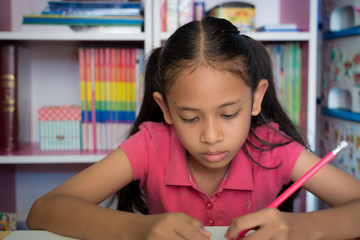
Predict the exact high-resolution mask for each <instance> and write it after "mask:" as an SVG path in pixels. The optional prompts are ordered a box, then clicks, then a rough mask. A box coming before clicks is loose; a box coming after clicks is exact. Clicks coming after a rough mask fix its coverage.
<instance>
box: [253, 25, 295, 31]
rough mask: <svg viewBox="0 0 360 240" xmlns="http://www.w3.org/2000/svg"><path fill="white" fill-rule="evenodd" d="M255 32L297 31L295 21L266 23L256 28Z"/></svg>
mask: <svg viewBox="0 0 360 240" xmlns="http://www.w3.org/2000/svg"><path fill="white" fill-rule="evenodd" d="M256 31H257V32H297V31H299V28H298V26H297V24H296V23H279V24H267V25H264V26H261V27H258V28H257V29H256Z"/></svg>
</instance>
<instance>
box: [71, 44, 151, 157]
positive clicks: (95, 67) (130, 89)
mask: <svg viewBox="0 0 360 240" xmlns="http://www.w3.org/2000/svg"><path fill="white" fill-rule="evenodd" d="M78 56H79V77H80V91H81V92H80V97H81V111H82V120H81V126H82V127H81V131H82V150H112V149H115V148H116V147H118V145H119V144H120V143H121V142H122V141H123V140H124V139H125V138H126V136H127V134H128V130H129V128H130V126H131V125H132V123H133V122H134V120H135V116H136V111H137V109H138V106H139V104H140V101H141V96H142V92H141V91H142V87H141V86H143V84H142V82H143V70H142V69H143V58H144V51H143V49H137V48H80V49H79V52H78Z"/></svg>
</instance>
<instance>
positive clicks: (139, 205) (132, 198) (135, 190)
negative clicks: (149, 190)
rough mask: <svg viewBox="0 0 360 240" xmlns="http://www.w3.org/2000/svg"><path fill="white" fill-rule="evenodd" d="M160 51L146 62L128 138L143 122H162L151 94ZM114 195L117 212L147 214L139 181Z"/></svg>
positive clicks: (155, 51) (155, 50) (154, 88)
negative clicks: (139, 97)
mask: <svg viewBox="0 0 360 240" xmlns="http://www.w3.org/2000/svg"><path fill="white" fill-rule="evenodd" d="M161 49H162V48H161V47H160V48H156V49H154V50H153V51H152V52H151V54H150V56H149V58H148V60H147V64H146V70H145V92H144V96H143V100H142V104H141V108H140V111H139V114H138V116H137V118H136V120H135V122H134V124H133V125H132V128H131V129H130V132H129V135H128V137H130V136H132V135H134V134H135V133H137V132H138V131H139V127H140V125H141V124H142V123H143V122H145V121H152V122H164V116H163V113H162V111H161V109H160V107H159V106H158V105H157V103H156V102H155V100H154V98H153V93H154V92H155V91H156V89H157V87H156V85H155V78H156V76H157V72H158V62H159V57H160V52H161ZM116 195H117V197H118V205H117V209H118V210H121V211H126V212H140V213H142V214H148V208H147V206H146V203H145V201H144V200H145V197H144V193H143V192H142V190H141V189H140V187H139V181H132V182H131V183H129V184H128V185H126V186H125V187H123V188H122V189H120V190H119V191H118V192H117V194H116Z"/></svg>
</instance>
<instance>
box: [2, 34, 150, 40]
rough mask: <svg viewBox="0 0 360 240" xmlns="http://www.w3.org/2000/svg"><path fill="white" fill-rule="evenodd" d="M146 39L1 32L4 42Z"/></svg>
mask: <svg viewBox="0 0 360 240" xmlns="http://www.w3.org/2000/svg"><path fill="white" fill-rule="evenodd" d="M145 37H146V36H145V33H136V34H116V33H91V32H81V33H80V32H73V33H71V32H66V33H62V32H33V33H31V32H0V40H2V41H5V40H11V41H145Z"/></svg>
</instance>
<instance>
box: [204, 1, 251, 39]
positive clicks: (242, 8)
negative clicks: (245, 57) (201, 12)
mask: <svg viewBox="0 0 360 240" xmlns="http://www.w3.org/2000/svg"><path fill="white" fill-rule="evenodd" d="M207 15H209V16H213V17H217V18H224V19H227V20H229V21H230V22H231V23H232V24H234V25H235V26H236V27H237V28H238V30H239V31H240V32H252V31H255V6H254V5H252V4H249V3H244V2H227V3H222V4H219V5H217V6H215V7H214V8H212V9H211V10H210V11H209V12H208V14H207Z"/></svg>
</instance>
